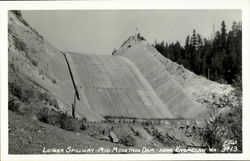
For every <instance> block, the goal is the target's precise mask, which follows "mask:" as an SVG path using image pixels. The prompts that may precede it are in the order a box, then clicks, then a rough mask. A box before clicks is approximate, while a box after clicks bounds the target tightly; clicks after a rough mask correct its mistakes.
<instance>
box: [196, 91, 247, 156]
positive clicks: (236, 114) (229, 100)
mask: <svg viewBox="0 0 250 161" xmlns="http://www.w3.org/2000/svg"><path fill="white" fill-rule="evenodd" d="M241 99H242V91H241V89H240V88H235V90H233V91H232V92H231V93H230V94H229V95H227V96H221V97H220V98H219V99H218V100H219V102H218V103H216V105H214V106H213V107H212V108H224V109H225V110H224V112H222V113H219V114H217V115H215V116H214V119H213V120H211V121H208V122H207V123H206V125H205V127H204V129H203V130H202V132H201V135H202V137H203V138H204V141H205V144H206V145H207V146H210V147H215V148H217V150H219V151H220V150H221V149H222V148H223V143H224V141H225V140H229V139H233V140H235V141H237V148H238V152H241V150H242V100H241ZM226 109H227V110H226Z"/></svg>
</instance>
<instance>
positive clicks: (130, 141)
mask: <svg viewBox="0 0 250 161" xmlns="http://www.w3.org/2000/svg"><path fill="white" fill-rule="evenodd" d="M119 142H120V143H121V144H123V145H125V146H134V145H135V138H134V137H132V136H130V135H127V136H125V137H123V138H121V139H120V140H119Z"/></svg>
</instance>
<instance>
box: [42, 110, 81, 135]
mask: <svg viewBox="0 0 250 161" xmlns="http://www.w3.org/2000/svg"><path fill="white" fill-rule="evenodd" d="M38 120H39V121H41V122H44V123H47V124H50V125H53V126H56V127H59V128H62V129H64V130H67V131H78V130H80V129H84V128H85V127H86V126H85V124H83V122H81V121H80V120H77V119H74V118H73V117H71V116H69V115H68V114H67V113H66V112H64V113H60V112H57V111H53V110H50V109H48V108H47V107H43V108H42V109H41V110H40V112H39V113H38Z"/></svg>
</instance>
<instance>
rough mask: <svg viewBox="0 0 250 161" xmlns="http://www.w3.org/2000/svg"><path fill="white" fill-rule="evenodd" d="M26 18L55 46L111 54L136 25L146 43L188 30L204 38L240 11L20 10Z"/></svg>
mask: <svg viewBox="0 0 250 161" xmlns="http://www.w3.org/2000/svg"><path fill="white" fill-rule="evenodd" d="M22 13H23V17H24V18H25V19H26V21H27V22H28V23H29V24H30V25H31V26H32V27H34V28H35V29H36V30H37V31H38V32H39V33H40V34H41V35H43V37H44V38H45V39H46V40H48V41H49V42H50V43H51V44H53V45H54V46H56V47H57V48H58V49H60V50H63V51H75V52H81V53H94V54H111V52H112V51H113V49H114V48H119V47H120V45H121V44H122V43H123V42H124V41H125V40H126V39H127V38H128V37H129V36H131V35H133V34H134V33H135V29H136V28H138V30H139V32H140V33H141V35H142V36H144V37H145V38H146V40H147V41H148V42H149V43H154V41H155V40H157V41H158V42H159V41H162V40H164V41H165V42H166V41H167V42H172V41H173V42H175V41H177V40H178V41H180V42H181V44H183V43H184V42H185V38H186V36H187V35H191V34H192V30H193V29H196V31H197V32H198V33H199V34H201V36H202V37H203V38H208V37H209V36H210V35H211V34H212V33H213V25H214V26H215V30H219V29H220V24H221V21H222V20H224V21H225V22H226V26H227V29H228V30H229V29H231V25H232V22H233V21H237V22H238V21H241V11H240V10H78V11H76V10H75V11H60V10H58V11H41V10H40V11H22Z"/></svg>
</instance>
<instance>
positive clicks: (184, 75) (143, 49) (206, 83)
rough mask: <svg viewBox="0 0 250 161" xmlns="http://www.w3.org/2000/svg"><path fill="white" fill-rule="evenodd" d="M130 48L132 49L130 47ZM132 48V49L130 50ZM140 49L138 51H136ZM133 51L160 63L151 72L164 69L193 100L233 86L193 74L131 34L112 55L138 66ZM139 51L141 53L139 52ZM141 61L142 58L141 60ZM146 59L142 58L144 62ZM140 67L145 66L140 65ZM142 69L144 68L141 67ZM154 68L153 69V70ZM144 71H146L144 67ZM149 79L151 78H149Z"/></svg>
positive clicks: (226, 91) (207, 97)
mask: <svg viewBox="0 0 250 161" xmlns="http://www.w3.org/2000/svg"><path fill="white" fill-rule="evenodd" d="M131 48H132V49H131ZM134 48H137V49H134ZM132 50H133V51H132ZM138 50H140V51H138ZM135 53H136V54H137V57H138V59H139V58H144V59H146V58H145V56H146V54H147V57H148V58H149V59H152V60H154V62H157V64H160V65H159V66H161V67H154V68H155V69H152V72H154V73H155V71H159V70H160V71H165V72H166V73H168V74H169V75H170V76H171V79H172V80H174V82H176V83H177V84H178V85H179V86H180V87H181V88H182V89H183V90H184V91H185V93H187V94H188V95H189V96H190V97H191V98H192V99H193V100H196V101H198V102H201V103H202V102H203V101H204V100H210V99H211V97H212V95H214V94H215V95H219V96H221V95H223V94H226V95H227V94H228V93H229V92H230V91H232V90H233V88H232V87H231V86H230V85H225V84H219V83H217V82H213V81H211V80H208V79H206V78H205V77H202V76H199V75H196V74H194V73H193V72H191V71H189V70H187V69H185V68H184V67H183V66H182V65H179V64H177V63H175V62H173V61H171V60H170V59H167V58H166V57H164V56H163V55H162V54H161V53H159V52H158V51H157V50H156V49H155V48H154V47H153V46H152V45H150V44H149V43H148V42H147V41H146V40H145V39H144V38H143V39H142V38H141V37H138V36H131V37H129V38H128V40H126V41H125V42H124V43H123V44H122V45H121V47H120V48H119V49H118V50H117V52H116V53H115V54H114V55H122V56H125V57H127V58H129V59H131V61H132V62H133V61H134V63H138V66H140V64H139V63H140V62H137V61H139V60H141V59H139V60H133V59H134V57H135ZM139 53H143V55H142V54H139ZM141 61H143V60H141ZM145 62H148V60H144V63H145ZM141 68H145V67H144V66H142V67H141ZM142 70H144V69H142ZM154 70H155V71H154ZM145 71H147V70H146V69H145ZM149 79H151V78H149Z"/></svg>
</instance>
